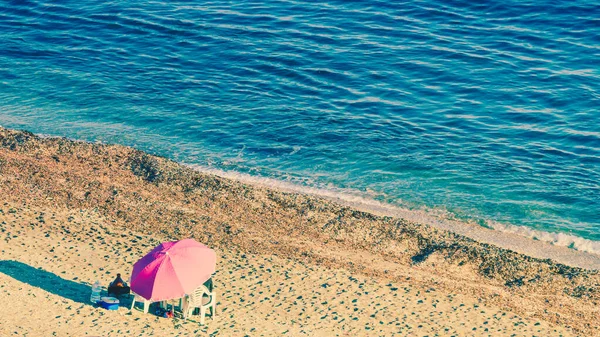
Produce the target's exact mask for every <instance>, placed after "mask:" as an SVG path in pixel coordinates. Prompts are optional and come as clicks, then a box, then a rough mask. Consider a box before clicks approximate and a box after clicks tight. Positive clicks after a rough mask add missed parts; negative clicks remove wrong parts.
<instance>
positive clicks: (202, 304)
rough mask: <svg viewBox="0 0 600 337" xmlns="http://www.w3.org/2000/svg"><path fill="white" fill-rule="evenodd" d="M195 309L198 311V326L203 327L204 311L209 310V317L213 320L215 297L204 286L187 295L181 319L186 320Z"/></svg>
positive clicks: (215, 310)
mask: <svg viewBox="0 0 600 337" xmlns="http://www.w3.org/2000/svg"><path fill="white" fill-rule="evenodd" d="M195 308H199V309H200V324H201V325H204V316H206V310H207V309H209V308H210V317H212V318H213V319H214V318H215V315H216V313H217V295H216V294H215V292H210V291H209V290H208V288H207V287H206V286H205V285H201V286H200V287H198V288H197V289H196V290H194V292H193V293H192V294H190V295H188V296H187V297H186V299H185V303H184V304H183V318H184V319H188V317H190V316H191V315H192V312H193V311H194V309H195Z"/></svg>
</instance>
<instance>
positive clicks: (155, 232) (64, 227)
mask: <svg viewBox="0 0 600 337" xmlns="http://www.w3.org/2000/svg"><path fill="white" fill-rule="evenodd" d="M0 195H2V199H0V230H1V232H0V238H1V240H0V244H1V246H0V248H1V250H2V257H1V258H2V261H1V264H0V280H1V282H2V283H1V288H0V300H3V302H2V303H11V305H10V306H2V309H0V310H1V311H0V314H2V318H3V321H2V323H4V321H5V320H4V319H5V318H6V322H7V323H8V324H2V325H1V328H0V329H4V330H6V329H8V333H9V335H10V334H14V332H17V335H19V334H21V333H25V332H30V333H29V335H31V336H45V335H52V332H56V335H59V336H60V335H65V334H68V333H72V334H74V335H75V334H76V335H85V334H88V335H92V336H93V335H94V333H98V334H100V335H106V334H107V333H108V331H113V330H114V331H115V332H116V331H118V330H121V332H120V333H119V334H117V333H115V335H123V334H124V335H135V334H142V335H143V334H146V333H149V332H150V331H154V332H155V335H158V336H161V335H162V333H163V331H169V329H175V331H177V332H180V333H181V334H186V333H187V334H190V335H194V334H198V333H200V332H202V331H203V330H200V332H198V333H196V332H194V330H198V329H200V328H198V326H197V325H193V324H192V325H190V324H189V323H186V324H182V323H181V322H178V321H177V320H174V321H171V320H164V319H158V318H154V317H151V316H148V315H143V314H140V313H137V312H136V313H133V314H132V315H129V314H128V313H127V310H125V309H121V310H120V311H118V312H117V313H113V312H106V311H102V310H98V309H94V308H92V307H91V306H89V305H87V300H88V298H89V293H90V289H89V284H90V283H91V282H93V281H94V280H95V279H100V280H101V281H102V282H103V283H104V284H105V285H106V284H107V283H108V282H109V281H110V280H112V278H113V277H114V275H115V273H116V272H122V273H124V274H128V273H129V272H130V265H131V264H132V263H133V262H134V261H136V259H138V258H139V257H140V256H142V255H143V254H144V253H146V252H148V251H149V250H151V249H152V248H153V247H154V246H155V245H157V244H158V243H159V242H161V241H166V240H177V239H182V238H187V237H193V238H195V239H197V240H198V241H200V242H203V243H206V244H208V245H210V246H211V247H214V248H215V249H216V250H217V251H218V252H219V253H220V257H221V258H220V262H219V266H218V269H219V273H218V275H217V277H216V278H217V284H218V288H217V289H218V291H219V294H220V296H219V301H220V302H221V303H220V309H219V310H220V314H219V315H218V319H217V320H216V321H214V322H210V321H209V324H208V325H207V327H204V328H202V329H208V332H210V333H215V332H219V334H220V335H226V336H228V335H245V334H248V335H260V334H283V333H284V332H286V331H287V333H286V334H288V335H298V334H301V333H302V332H304V333H305V334H307V335H325V336H328V335H332V334H340V335H343V334H348V335H358V334H364V335H392V334H393V333H399V334H400V335H411V334H412V335H417V336H426V335H427V336H435V335H436V334H438V335H450V336H451V335H453V334H455V335H477V336H479V335H484V336H485V335H493V336H497V335H511V334H513V333H514V334H517V335H528V336H531V335H539V336H554V335H561V334H562V335H568V332H569V331H572V332H573V333H575V334H576V335H582V336H595V335H600V328H599V327H598V325H596V324H595V322H596V320H597V319H598V317H600V309H599V305H598V304H599V302H600V275H599V273H598V271H596V270H588V269H583V268H575V267H569V266H566V265H563V264H559V263H556V262H553V261H551V260H542V259H536V258H532V257H529V256H526V255H522V254H518V253H515V252H513V251H510V250H507V249H502V248H498V247H496V246H493V245H489V244H485V243H480V242H477V241H474V240H472V239H469V238H467V237H465V236H462V235H458V234H455V233H452V232H448V231H445V230H442V229H437V228H434V227H431V226H429V225H427V224H418V223H413V222H410V221H406V220H403V219H397V218H392V217H384V216H377V215H373V214H370V213H368V212H362V211H359V210H356V209H353V208H351V207H347V206H342V205H339V204H336V203H335V202H332V201H330V200H324V199H319V198H316V197H312V196H307V195H301V194H294V193H284V192H281V191H277V190H273V189H269V188H265V187H260V186H253V185H248V184H244V183H240V182H237V181H233V180H229V179H225V178H220V177H216V176H213V175H208V174H204V173H199V172H196V171H194V170H192V169H190V168H186V167H183V166H181V165H179V164H177V163H174V162H171V161H168V160H166V159H163V158H157V157H154V156H150V155H148V154H145V153H143V152H140V151H137V150H134V149H131V148H126V147H122V146H114V145H101V144H89V143H83V142H73V141H70V140H66V139H57V138H52V139H42V138H38V137H36V136H35V135H32V134H30V133H27V132H20V131H13V130H7V129H2V128H0ZM261 266H262V268H261ZM38 268H41V269H38ZM48 280H49V282H48ZM261 281H262V283H259V282H261ZM48 284H52V285H55V284H56V285H62V286H61V287H58V288H57V287H55V286H48ZM39 288H41V289H39ZM65 289H66V290H65ZM261 291H262V293H261ZM300 296H301V297H300ZM353 301H355V302H353ZM420 301H422V302H420ZM342 302H343V303H342ZM461 304H462V305H461ZM13 310H14V312H19V313H30V314H19V315H15V314H14V313H13ZM78 311H79V313H78ZM372 315H374V316H372ZM32 317H33V318H32ZM519 317H520V318H519ZM39 322H44V323H43V324H41V323H39ZM131 322H137V323H135V324H129V323H131ZM252 328H254V329H255V330H252ZM78 329H80V330H78ZM94 329H97V330H98V331H97V332H95V331H93V330H94ZM446 329H448V330H446ZM473 329H475V330H473ZM485 329H487V331H486V330H485ZM127 330H130V332H127ZM498 330H499V331H498ZM555 330H556V331H555ZM1 332H2V333H3V334H2V336H3V335H4V332H5V331H1ZM167 335H171V333H169V334H167Z"/></svg>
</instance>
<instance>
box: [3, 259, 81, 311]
mask: <svg viewBox="0 0 600 337" xmlns="http://www.w3.org/2000/svg"><path fill="white" fill-rule="evenodd" d="M0 273H3V274H6V275H8V276H10V277H12V278H14V279H15V280H17V281H21V282H23V283H27V284H29V285H30V286H34V287H38V288H41V289H43V290H45V291H47V292H49V293H52V294H55V295H58V296H61V297H64V298H67V299H70V300H72V301H75V302H79V303H83V304H89V305H92V304H91V303H90V294H91V293H92V288H91V287H90V286H89V285H85V284H83V283H78V282H74V281H69V280H65V279H64V278H62V277H59V276H57V275H54V274H52V273H50V272H47V271H45V270H43V269H36V268H34V267H32V266H30V265H27V264H25V263H21V262H18V261H13V260H2V261H0Z"/></svg>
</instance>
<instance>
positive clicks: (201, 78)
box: [0, 0, 600, 241]
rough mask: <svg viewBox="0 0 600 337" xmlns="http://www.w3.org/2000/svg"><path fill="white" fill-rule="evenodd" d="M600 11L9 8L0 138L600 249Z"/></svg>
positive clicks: (456, 6)
mask: <svg viewBox="0 0 600 337" xmlns="http://www.w3.org/2000/svg"><path fill="white" fill-rule="evenodd" d="M599 109H600V7H598V5H597V3H594V2H593V1H588V2H586V1H564V2H550V1H541V2H540V1H502V2H501V3H498V2H483V3H481V2H473V3H468V2H462V1H435V0H427V1H408V2H393V1H371V0H369V1H352V2H348V1H325V2H318V3H317V2H302V1H247V0H240V1H233V2H227V1H224V2H223V1H221V2H202V1H169V2H154V1H120V2H97V1H56V2H52V3H46V2H41V1H2V6H0V125H2V126H5V127H11V128H20V129H27V130H30V131H33V132H37V133H44V134H48V135H53V136H67V137H71V138H76V139H82V140H90V141H102V142H110V143H119V144H125V145H132V146H136V147H138V148H140V149H143V150H147V151H149V152H151V153H155V154H159V155H163V156H167V157H169V158H172V159H175V160H178V161H182V162H185V163H188V164H196V165H199V166H201V167H205V168H215V169H219V170H224V171H235V172H240V173H245V174H249V175H251V176H255V177H267V178H273V179H276V180H284V181H287V182H292V183H294V184H298V185H303V186H310V187H316V188H321V189H328V190H333V191H338V192H340V193H351V194H359V195H362V196H364V197H366V198H371V199H375V200H378V201H381V202H384V203H389V204H392V205H397V206H402V207H408V208H422V207H427V208H434V209H445V210H448V211H449V212H451V213H452V214H454V215H455V216H457V217H459V218H465V219H473V220H476V221H479V222H480V223H482V224H486V223H487V224H488V225H489V224H491V223H495V222H497V223H504V224H513V225H517V226H523V227H524V228H529V229H535V230H541V231H545V232H550V233H566V234H570V235H574V236H577V237H581V238H586V239H590V240H595V241H598V240H600V111H599Z"/></svg>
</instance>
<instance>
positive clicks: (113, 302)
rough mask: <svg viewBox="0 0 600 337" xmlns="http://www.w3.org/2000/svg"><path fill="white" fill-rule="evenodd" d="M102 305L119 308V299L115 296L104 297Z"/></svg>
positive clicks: (101, 301)
mask: <svg viewBox="0 0 600 337" xmlns="http://www.w3.org/2000/svg"><path fill="white" fill-rule="evenodd" d="M100 306H101V307H103V308H104V309H106V310H117V309H119V300H118V299H116V298H114V297H102V298H101V299H100Z"/></svg>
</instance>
